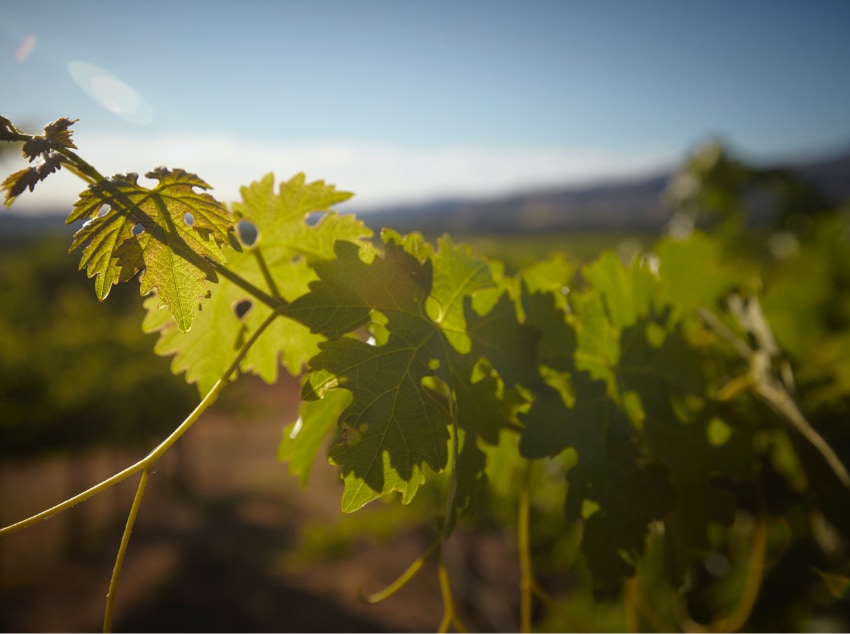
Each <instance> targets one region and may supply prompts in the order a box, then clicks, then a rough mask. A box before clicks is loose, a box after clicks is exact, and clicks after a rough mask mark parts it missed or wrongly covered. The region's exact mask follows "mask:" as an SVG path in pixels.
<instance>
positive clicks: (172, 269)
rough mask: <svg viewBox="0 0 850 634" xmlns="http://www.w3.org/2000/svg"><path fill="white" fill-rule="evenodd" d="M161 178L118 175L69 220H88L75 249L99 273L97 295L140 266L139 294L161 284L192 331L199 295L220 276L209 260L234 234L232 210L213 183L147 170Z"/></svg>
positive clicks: (220, 257) (88, 194)
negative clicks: (147, 182) (142, 181)
mask: <svg viewBox="0 0 850 634" xmlns="http://www.w3.org/2000/svg"><path fill="white" fill-rule="evenodd" d="M146 176H147V177H148V178H154V179H156V180H158V181H159V183H158V184H157V185H156V187H154V188H153V189H147V188H145V187H142V186H141V185H139V184H138V183H137V182H136V180H137V176H136V175H135V174H125V175H117V176H113V177H112V178H110V179H107V180H105V181H101V182H98V183H96V184H94V185H92V186H90V187H89V189H87V190H86V191H85V192H83V193H82V194H81V195H80V198H79V200H78V201H77V203H76V205H74V210H73V211H72V212H71V214H70V215H69V216H68V219H67V222H69V223H70V222H74V221H76V220H86V222H85V224H84V225H83V226H82V228H81V229H80V230H79V231H77V233H75V234H74V240H73V242H72V244H71V250H72V251H73V250H75V249H78V248H80V247H83V252H82V258H81V260H80V268H81V269H82V268H86V271H87V274H88V276H89V277H95V276H97V278H98V279H97V280H96V283H95V290H96V292H97V296H98V298H99V299H101V300H103V299H105V298H106V296H107V295H108V294H109V290H110V288H111V287H112V286H113V285H114V284H116V283H117V282H119V281H126V280H129V279H130V278H131V277H132V276H133V275H135V273H136V272H138V271H139V270H142V269H143V270H144V272H143V273H142V277H141V280H140V281H141V293H142V295H147V294H148V293H150V292H151V291H156V294H157V296H158V297H159V302H160V303H159V305H160V306H167V307H168V310H169V312H170V313H171V315H172V316H173V317H174V319H175V321H176V323H177V326H178V327H179V328H180V329H181V330H183V331H186V330H189V328H190V327H191V325H192V321H193V320H194V318H195V314H196V313H197V311H198V305H199V300H200V299H201V298H202V297H205V296H206V295H207V293H208V292H209V288H208V286H207V283H206V281H207V280H210V281H213V282H215V281H216V274H215V269H214V267H213V265H212V262H217V263H221V264H223V263H224V262H225V257H224V252H223V251H222V247H223V246H224V245H226V244H227V243H228V241H229V240H230V238H231V231H232V228H233V221H232V216H231V214H230V213H229V212H228V211H227V210H226V209H225V208H224V207H222V206H221V205H220V204H219V203H218V202H217V201H216V200H215V199H214V198H213V197H212V196H210V195H209V194H204V193H198V192H196V191H195V189H194V188H196V187H199V188H201V189H207V188H209V186H208V185H207V184H206V183H205V182H204V181H202V180H201V179H200V178H198V177H197V176H195V175H194V174H189V173H187V172H184V171H183V170H174V171H171V170H166V169H165V168H157V169H156V170H153V171H151V172H148V173H147V174H146Z"/></svg>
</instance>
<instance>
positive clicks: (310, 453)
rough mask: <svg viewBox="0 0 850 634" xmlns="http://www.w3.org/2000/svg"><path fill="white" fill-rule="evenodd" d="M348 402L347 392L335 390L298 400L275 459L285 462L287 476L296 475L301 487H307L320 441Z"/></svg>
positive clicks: (334, 424)
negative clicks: (318, 397)
mask: <svg viewBox="0 0 850 634" xmlns="http://www.w3.org/2000/svg"><path fill="white" fill-rule="evenodd" d="M350 400H351V399H350V394H349V393H348V392H346V391H345V390H335V391H333V392H329V393H328V394H327V395H326V396H325V398H323V399H321V400H318V401H302V402H301V409H300V412H299V416H298V420H296V421H295V422H294V423H292V424H290V425H287V426H286V427H285V428H284V430H283V439H282V440H281V442H280V445H279V446H278V449H277V459H278V460H279V461H281V462H287V463H289V473H290V475H294V476H298V481H299V483H300V484H301V486H302V487H304V486H306V485H307V478H308V477H309V475H310V469H311V468H312V466H313V463H314V462H315V459H316V454H317V453H318V451H319V448H320V447H321V444H322V441H324V439H325V437H326V436H327V435H328V433H330V431H331V430H332V429H333V428H334V427H335V426H336V421H337V419H338V418H339V415H340V413H341V412H342V410H343V409H345V407H346V406H347V405H348V403H349V402H350Z"/></svg>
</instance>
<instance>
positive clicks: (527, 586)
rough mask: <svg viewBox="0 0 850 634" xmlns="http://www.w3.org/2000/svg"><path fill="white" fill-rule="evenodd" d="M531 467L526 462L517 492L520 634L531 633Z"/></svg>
mask: <svg viewBox="0 0 850 634" xmlns="http://www.w3.org/2000/svg"><path fill="white" fill-rule="evenodd" d="M531 466H532V465H531V462H528V463H527V465H526V468H525V475H524V476H523V480H522V488H521V489H520V492H519V511H518V516H517V546H518V549H519V569H520V586H519V587H520V601H519V631H520V632H530V631H531V607H532V604H531V598H532V591H533V589H534V572H533V570H532V567H531V540H530V538H529V526H530V523H531V501H530V497H531V496H530V492H529V487H530V483H531Z"/></svg>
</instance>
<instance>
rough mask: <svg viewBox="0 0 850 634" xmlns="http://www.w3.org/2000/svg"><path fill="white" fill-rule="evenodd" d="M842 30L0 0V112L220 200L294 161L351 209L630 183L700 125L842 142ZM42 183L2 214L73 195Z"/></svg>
mask: <svg viewBox="0 0 850 634" xmlns="http://www.w3.org/2000/svg"><path fill="white" fill-rule="evenodd" d="M848 28H850V2H846V1H845V0H835V1H832V2H829V1H826V0H809V1H807V2H785V1H782V0H774V1H758V0H747V1H744V2H731V1H729V2H713V3H696V2H674V1H669V2H662V1H655V2H653V1H650V0H646V1H642V2H638V1H626V0H623V1H618V2H615V1H613V0H611V1H595V2H589V1H588V2H573V1H570V0H560V1H551V2H543V1H534V0H531V1H527V2H519V1H515V2H501V1H499V0H491V1H488V2H484V1H477V2H472V1H468V2H463V1H453V2H446V1H442V0H434V1H429V2H423V1H421V0H416V1H401V0H395V1H391V0H347V1H322V0H313V1H306V0H303V1H301V2H292V1H289V0H279V1H277V2H272V1H265V2H258V1H253V0H242V1H240V2H226V3H225V2H178V1H176V0H175V1H171V2H160V1H157V0H151V1H149V2H145V3H127V2H114V1H109V0H88V1H74V0H64V1H61V2H59V1H55V0H39V1H37V2H33V1H31V0H5V1H4V3H3V20H2V23H0V77H2V80H3V81H2V88H0V114H3V115H5V116H7V117H9V118H11V119H12V120H13V121H15V122H16V123H19V124H20V125H22V126H24V127H28V128H29V129H31V130H33V131H35V130H37V129H38V128H40V127H41V125H43V124H44V123H46V122H47V121H50V120H52V119H55V118H57V117H59V116H68V117H72V118H79V119H80V122H79V123H78V124H77V125H76V126H75V129H76V136H75V138H76V141H77V144H78V145H79V146H80V152H81V153H82V154H83V156H85V157H86V158H88V159H90V161H91V162H93V163H94V164H95V165H96V166H97V167H98V168H99V169H101V171H102V172H107V173H111V172H119V171H120V172H124V171H136V172H139V173H144V172H145V171H147V170H148V169H150V168H152V167H154V166H156V165H159V164H166V165H168V166H171V167H184V168H186V169H188V170H190V171H194V172H197V173H198V174H199V175H200V176H201V177H203V178H205V179H206V180H207V181H208V182H209V183H210V184H211V185H213V186H214V188H215V189H214V192H213V193H214V194H215V195H217V196H219V197H220V198H222V199H224V200H233V199H236V198H238V186H239V185H240V184H245V183H247V182H249V181H251V180H253V179H255V178H259V177H260V176H262V175H263V174H264V173H266V172H268V171H273V172H275V175H276V176H277V177H278V178H289V177H290V176H291V175H292V174H294V173H295V172H298V171H306V172H307V176H308V178H310V179H311V180H312V179H320V178H321V179H325V180H327V181H329V182H334V183H336V184H337V185H338V186H339V187H341V188H343V189H347V190H350V191H354V192H355V193H356V194H357V195H356V197H355V199H354V201H352V203H346V205H347V207H348V208H350V209H352V210H356V209H357V208H368V207H373V206H381V205H386V204H391V203H393V202H408V201H417V200H428V199H432V198H438V197H441V196H446V195H495V194H500V193H505V192H510V191H515V190H519V189H526V188H530V187H536V186H554V185H559V184H570V183H578V182H587V181H591V180H598V179H605V178H609V177H619V176H623V175H639V174H645V173H647V172H651V171H653V170H655V169H659V168H662V167H667V166H670V165H673V164H674V163H676V162H677V161H679V160H681V159H682V158H683V157H684V156H686V155H687V153H688V151H690V150H692V149H693V148H694V147H695V146H696V145H698V144H699V143H700V142H703V141H705V140H708V139H711V138H714V137H721V138H723V139H726V140H727V141H728V142H729V143H730V144H731V145H732V147H733V148H735V149H736V150H738V151H739V152H740V153H742V154H744V155H745V156H750V157H754V158H761V159H767V158H770V157H798V156H803V157H805V156H814V155H818V154H821V153H829V152H833V151H837V150H841V149H845V148H847V147H848V146H850V115H848V113H850V37H847V32H848ZM3 167H4V172H7V171H9V169H10V168H11V167H14V166H13V165H11V164H9V165H8V166H3ZM44 185H45V187H43V191H41V192H39V191H38V190H37V191H36V193H35V195H29V196H22V197H21V199H20V200H19V201H18V202H17V203H16V204H15V207H13V209H16V208H17V209H22V210H23V209H26V208H30V207H37V206H44V205H51V206H56V205H66V206H67V205H69V204H71V203H72V202H73V199H74V198H73V197H74V194H75V193H76V192H77V191H79V189H80V183H79V181H75V180H74V179H73V177H71V176H70V175H68V174H62V175H60V177H59V178H56V179H55V182H48V183H45V184H44ZM39 194H40V195H39ZM19 203H21V204H19Z"/></svg>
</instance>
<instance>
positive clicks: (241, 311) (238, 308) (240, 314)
mask: <svg viewBox="0 0 850 634" xmlns="http://www.w3.org/2000/svg"><path fill="white" fill-rule="evenodd" d="M253 306H254V304H253V302H251V300H250V299H243V300H240V301H238V302H236V303H235V304H234V305H233V312H234V313H236V318H237V319H243V318H244V317H245V315H247V314H248V311H250V310H251V308H252V307H253Z"/></svg>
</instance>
